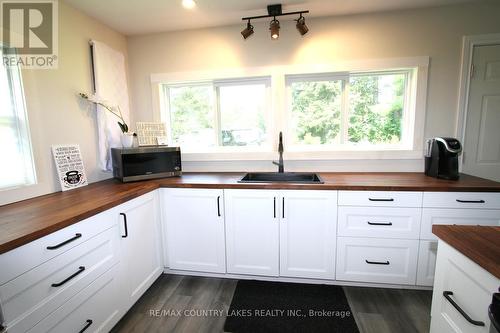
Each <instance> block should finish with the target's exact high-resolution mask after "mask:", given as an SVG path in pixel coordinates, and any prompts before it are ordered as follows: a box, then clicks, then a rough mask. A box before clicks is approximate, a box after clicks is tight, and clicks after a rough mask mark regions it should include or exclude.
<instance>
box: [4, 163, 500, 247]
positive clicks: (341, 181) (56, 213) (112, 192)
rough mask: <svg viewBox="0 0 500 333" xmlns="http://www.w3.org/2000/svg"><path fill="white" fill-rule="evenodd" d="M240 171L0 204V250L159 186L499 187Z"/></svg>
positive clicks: (465, 181) (108, 184) (418, 176)
mask: <svg viewBox="0 0 500 333" xmlns="http://www.w3.org/2000/svg"><path fill="white" fill-rule="evenodd" d="M243 175H244V173H185V174H184V175H183V176H181V177H174V178H165V179H158V180H148V181H142V182H134V183H125V184H124V183H121V182H119V181H117V180H114V179H109V180H105V181H101V182H97V183H93V184H90V185H88V186H86V187H82V188H78V189H75V190H71V191H67V192H56V193H52V194H48V195H44V196H40V197H36V198H32V199H28V200H24V201H19V202H16V203H12V204H8V205H4V206H0V253H4V252H7V251H10V250H12V249H15V248H16V247H19V246H21V245H24V244H27V243H29V242H31V241H33V240H35V239H38V238H41V237H43V236H45V235H48V234H50V233H52V232H54V231H57V230H59V229H62V228H64V227H67V226H69V225H71V224H74V223H76V222H78V221H81V220H83V219H85V218H88V217H91V216H93V215H95V214H97V213H100V212H102V211H104V210H107V209H109V208H112V207H114V206H117V205H119V204H121V203H124V202H126V201H128V200H131V199H133V198H136V197H138V196H140V195H142V194H145V193H148V192H150V191H153V190H155V189H157V188H159V187H178V188H246V189H294V190H297V189H304V190H314V189H316V190H371V191H444V192H445V191H458V192H500V183H497V182H493V181H489V180H486V179H482V178H477V177H473V176H469V175H461V177H460V180H458V181H446V180H440V179H435V178H430V177H427V176H425V175H424V174H423V173H412V172H410V173H319V175H320V177H321V178H322V179H323V181H324V183H323V184H296V183H245V184H242V183H238V180H239V179H240V178H241V177H242V176H243Z"/></svg>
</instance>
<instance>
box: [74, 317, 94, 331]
mask: <svg viewBox="0 0 500 333" xmlns="http://www.w3.org/2000/svg"><path fill="white" fill-rule="evenodd" d="M92 323H93V321H92V320H90V319H87V321H86V324H85V326H83V328H82V329H81V331H80V332H78V333H83V332H85V331H86V330H87V328H89V327H90V325H92Z"/></svg>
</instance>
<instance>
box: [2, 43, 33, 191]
mask: <svg viewBox="0 0 500 333" xmlns="http://www.w3.org/2000/svg"><path fill="white" fill-rule="evenodd" d="M0 50H1V52H0V53H1V54H0V58H2V55H3V53H4V52H3V51H4V47H0ZM0 151H1V152H2V159H3V160H2V163H0V189H5V188H10V187H15V186H20V185H29V184H33V183H34V182H35V172H34V166H33V158H32V152H31V143H30V136H29V130H28V121H27V116H26V108H25V103H24V93H23V86H22V81H21V73H20V70H19V68H17V67H6V66H5V65H4V64H1V65H0Z"/></svg>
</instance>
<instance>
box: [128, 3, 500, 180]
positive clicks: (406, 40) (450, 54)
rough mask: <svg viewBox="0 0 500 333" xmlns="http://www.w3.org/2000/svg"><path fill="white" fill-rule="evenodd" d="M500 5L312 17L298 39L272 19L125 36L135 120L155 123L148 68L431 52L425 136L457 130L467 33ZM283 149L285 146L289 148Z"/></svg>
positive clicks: (303, 166) (256, 164)
mask: <svg viewBox="0 0 500 333" xmlns="http://www.w3.org/2000/svg"><path fill="white" fill-rule="evenodd" d="M498 13H500V4H498V3H496V4H494V3H483V4H465V5H456V6H447V7H436V8H430V9H419V10H405V11H394V12H387V13H377V14H366V15H352V16H342V17H329V18H317V19H307V25H308V26H309V28H310V32H309V34H308V35H306V36H305V37H304V38H300V37H299V35H298V33H297V31H296V30H295V26H294V24H293V22H292V21H282V24H281V25H282V29H281V35H280V39H279V40H277V41H271V40H270V37H269V33H268V22H262V21H260V23H258V22H255V23H253V25H254V27H255V34H254V35H253V36H252V37H251V38H249V39H248V40H246V41H245V40H243V39H242V38H241V35H240V34H239V32H240V30H241V29H242V28H243V27H244V24H241V25H236V26H229V27H220V28H211V29H199V30H189V31H180V32H169V33H160V34H152V35H144V36H134V37H129V38H128V53H129V61H130V77H131V84H130V85H131V99H132V103H133V104H132V105H133V108H132V109H133V110H134V113H133V114H134V116H133V117H134V119H133V120H134V121H151V120H153V119H155V118H157V115H154V114H153V111H152V110H153V108H152V97H151V96H152V93H151V84H150V74H153V73H170V72H182V71H196V70H213V69H231V68H245V67H259V66H273V65H294V64H327V63H335V62H347V61H350V60H362V59H385V58H395V57H415V56H430V57H431V64H430V71H429V86H428V98H427V114H426V126H425V136H426V137H432V136H454V135H455V134H456V133H455V130H456V118H457V99H458V85H459V82H458V79H459V70H460V69H459V68H460V57H461V38H462V36H463V35H473V34H483V33H495V32H500V20H499V19H498ZM285 149H286V147H285ZM286 166H287V169H288V170H317V171H422V170H423V161H422V159H418V160H367V161H364V160H356V161H349V160H332V161H314V163H311V162H308V161H288V162H287V164H286ZM183 168H184V170H185V171H194V170H197V171H198V170H199V171H224V170H226V171H241V170H274V168H275V167H274V166H273V165H271V163H270V162H269V161H245V162H241V161H240V162H236V161H234V162H231V161H225V162H222V161H218V162H216V161H214V162H185V163H184V166H183Z"/></svg>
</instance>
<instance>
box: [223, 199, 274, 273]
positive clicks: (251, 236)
mask: <svg viewBox="0 0 500 333" xmlns="http://www.w3.org/2000/svg"><path fill="white" fill-rule="evenodd" d="M224 201H225V204H224V207H225V213H226V256H227V272H228V273H234V274H250V275H265V276H278V274H279V228H280V219H279V213H280V209H279V195H278V192H277V191H270V190H240V189H234V190H233V189H229V190H224Z"/></svg>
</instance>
